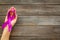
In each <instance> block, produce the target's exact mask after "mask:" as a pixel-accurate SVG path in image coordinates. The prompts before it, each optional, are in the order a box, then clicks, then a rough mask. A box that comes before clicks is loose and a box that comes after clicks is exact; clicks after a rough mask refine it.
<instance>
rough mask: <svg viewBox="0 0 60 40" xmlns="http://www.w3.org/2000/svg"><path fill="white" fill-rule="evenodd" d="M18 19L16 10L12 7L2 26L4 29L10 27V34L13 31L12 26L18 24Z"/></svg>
mask: <svg viewBox="0 0 60 40" xmlns="http://www.w3.org/2000/svg"><path fill="white" fill-rule="evenodd" d="M16 19H17V15H16V9H15V8H14V7H11V8H10V9H9V10H8V12H7V16H6V20H5V22H4V23H3V25H2V29H4V28H5V27H6V26H8V31H9V32H10V31H11V30H12V26H13V25H14V24H15V22H16Z"/></svg>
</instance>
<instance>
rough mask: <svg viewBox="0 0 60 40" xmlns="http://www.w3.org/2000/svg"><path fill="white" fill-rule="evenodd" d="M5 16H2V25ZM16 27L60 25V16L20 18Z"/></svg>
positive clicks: (0, 17) (0, 18) (0, 19)
mask: <svg viewBox="0 0 60 40" xmlns="http://www.w3.org/2000/svg"><path fill="white" fill-rule="evenodd" d="M4 18H5V16H0V21H1V22H0V25H2V23H3V22H4ZM16 25H60V16H18V20H17V23H16Z"/></svg>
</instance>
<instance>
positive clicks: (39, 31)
mask: <svg viewBox="0 0 60 40" xmlns="http://www.w3.org/2000/svg"><path fill="white" fill-rule="evenodd" d="M59 29H60V25H53V26H52V25H44V26H43V25H41V26H15V27H14V28H13V30H12V33H11V37H12V36H13V37H40V38H60V32H59ZM0 30H1V26H0ZM1 34H2V30H1V31H0V36H1Z"/></svg>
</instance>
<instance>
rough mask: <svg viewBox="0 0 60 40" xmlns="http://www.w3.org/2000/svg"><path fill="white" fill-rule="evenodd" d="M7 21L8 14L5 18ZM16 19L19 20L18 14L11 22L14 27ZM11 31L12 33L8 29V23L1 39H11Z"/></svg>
mask: <svg viewBox="0 0 60 40" xmlns="http://www.w3.org/2000/svg"><path fill="white" fill-rule="evenodd" d="M5 21H7V16H6V18H5ZM16 21H17V15H16V17H15V19H14V20H12V22H11V24H12V27H13V26H14V24H15V23H16ZM10 33H11V32H9V31H8V25H7V26H6V27H5V28H4V30H3V33H2V37H1V40H9V37H10Z"/></svg>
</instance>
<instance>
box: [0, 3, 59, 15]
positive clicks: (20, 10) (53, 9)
mask: <svg viewBox="0 0 60 40" xmlns="http://www.w3.org/2000/svg"><path fill="white" fill-rule="evenodd" d="M11 6H14V7H15V8H16V11H17V14H18V15H21V16H42V15H43V16H60V5H27V4H26V5H0V16H2V15H6V13H7V11H8V9H9V8H10V7H11Z"/></svg>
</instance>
